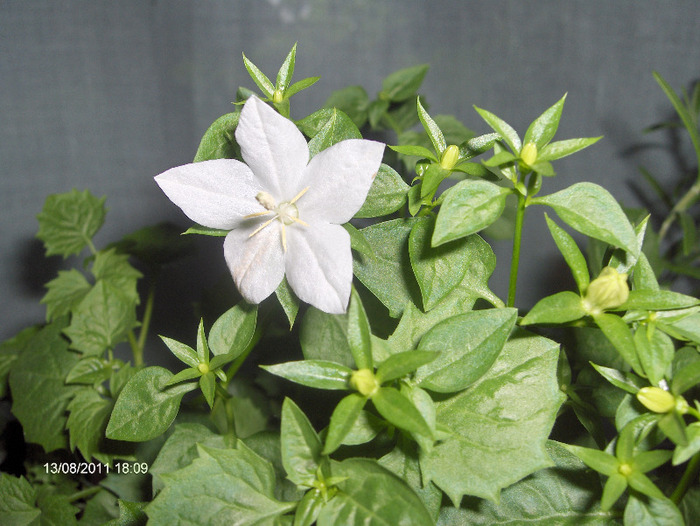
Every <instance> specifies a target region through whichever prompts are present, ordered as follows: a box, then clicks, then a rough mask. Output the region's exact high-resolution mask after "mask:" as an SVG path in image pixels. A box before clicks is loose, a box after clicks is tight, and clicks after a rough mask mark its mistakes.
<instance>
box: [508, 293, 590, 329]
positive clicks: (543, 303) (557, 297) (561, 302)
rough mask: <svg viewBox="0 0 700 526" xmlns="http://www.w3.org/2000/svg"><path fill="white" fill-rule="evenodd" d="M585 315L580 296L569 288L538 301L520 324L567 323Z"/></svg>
mask: <svg viewBox="0 0 700 526" xmlns="http://www.w3.org/2000/svg"><path fill="white" fill-rule="evenodd" d="M585 315H586V311H585V310H584V308H583V306H582V304H581V296H579V295H578V294H576V293H575V292H571V291H570V290H565V291H562V292H557V293H556V294H552V295H551V296H547V297H546V298H542V299H541V300H540V301H538V302H537V303H536V304H535V306H534V307H532V309H531V310H530V312H528V313H527V315H526V316H525V317H524V318H523V319H522V320H521V321H520V325H532V324H533V323H554V324H559V323H567V322H571V321H575V320H578V319H581V318H583V317H584V316H585Z"/></svg>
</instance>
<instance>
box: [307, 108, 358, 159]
mask: <svg viewBox="0 0 700 526" xmlns="http://www.w3.org/2000/svg"><path fill="white" fill-rule="evenodd" d="M298 126H299V128H300V129H301V131H303V132H304V133H305V134H307V135H308V136H309V137H311V140H310V141H309V152H310V155H311V157H313V156H314V155H316V154H317V153H318V152H320V151H322V150H325V149H326V148H328V147H329V146H332V145H334V144H336V143H338V142H340V141H344V140H346V139H362V134H361V133H360V130H358V129H357V126H355V123H354V122H352V120H351V119H350V117H348V116H347V115H345V114H344V113H343V112H342V111H340V110H337V109H335V108H331V109H329V108H325V109H322V110H318V111H317V112H315V113H312V114H311V115H309V116H308V117H306V118H305V119H303V120H301V121H299V123H298Z"/></svg>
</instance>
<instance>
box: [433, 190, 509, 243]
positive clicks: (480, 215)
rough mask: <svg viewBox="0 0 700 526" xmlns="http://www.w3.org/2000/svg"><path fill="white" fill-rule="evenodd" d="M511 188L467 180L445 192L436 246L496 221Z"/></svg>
mask: <svg viewBox="0 0 700 526" xmlns="http://www.w3.org/2000/svg"><path fill="white" fill-rule="evenodd" d="M508 194H510V190H508V189H506V188H502V187H500V186H497V185H495V184H493V183H489V182H488V181H481V180H466V181H461V182H459V183H457V184H456V185H455V186H453V187H452V188H450V189H449V190H447V191H446V192H445V193H444V194H443V195H444V196H445V200H444V201H443V203H442V206H441V207H440V212H439V214H438V217H437V221H436V223H435V232H434V233H433V240H432V242H433V246H438V245H441V244H443V243H446V242H448V241H452V240H454V239H459V238H461V237H466V236H468V235H470V234H474V233H476V232H478V231H479V230H482V229H484V228H486V227H487V226H489V225H490V224H491V223H493V222H494V221H495V220H496V219H498V217H499V216H500V215H501V213H502V212H503V209H504V208H505V205H506V197H507V196H508Z"/></svg>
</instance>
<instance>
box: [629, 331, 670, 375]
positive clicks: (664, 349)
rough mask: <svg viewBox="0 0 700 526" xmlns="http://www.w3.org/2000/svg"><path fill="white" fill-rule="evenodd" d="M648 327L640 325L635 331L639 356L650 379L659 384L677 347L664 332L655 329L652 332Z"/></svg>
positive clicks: (635, 341)
mask: <svg viewBox="0 0 700 526" xmlns="http://www.w3.org/2000/svg"><path fill="white" fill-rule="evenodd" d="M646 329H647V328H646V327H644V326H640V327H639V328H638V329H637V331H636V332H635V333H634V343H635V346H636V348H637V357H638V358H639V362H640V364H641V365H642V368H643V369H644V372H645V373H646V374H647V378H649V381H650V382H651V383H652V384H653V385H659V382H661V380H663V379H664V377H665V376H666V371H668V370H669V369H670V367H671V362H672V361H673V355H674V354H675V348H674V346H673V342H672V341H671V338H669V337H668V336H667V335H666V334H664V333H663V332H661V331H657V330H655V331H653V332H651V334H650V333H649V332H650V331H648V330H646Z"/></svg>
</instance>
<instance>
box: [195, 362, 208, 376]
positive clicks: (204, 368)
mask: <svg viewBox="0 0 700 526" xmlns="http://www.w3.org/2000/svg"><path fill="white" fill-rule="evenodd" d="M197 369H198V370H199V372H200V373H202V374H207V373H208V372H209V366H208V365H207V364H206V363H200V364H199V365H198V366H197Z"/></svg>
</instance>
